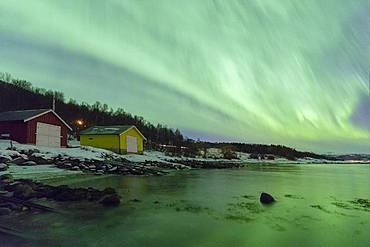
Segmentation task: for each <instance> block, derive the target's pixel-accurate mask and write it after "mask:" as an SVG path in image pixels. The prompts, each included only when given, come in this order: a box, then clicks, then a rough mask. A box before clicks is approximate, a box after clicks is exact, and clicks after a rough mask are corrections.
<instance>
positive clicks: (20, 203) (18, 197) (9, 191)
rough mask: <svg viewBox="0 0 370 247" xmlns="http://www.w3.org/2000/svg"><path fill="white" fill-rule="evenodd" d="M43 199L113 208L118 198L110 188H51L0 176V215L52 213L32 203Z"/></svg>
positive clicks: (7, 175) (44, 207)
mask: <svg viewBox="0 0 370 247" xmlns="http://www.w3.org/2000/svg"><path fill="white" fill-rule="evenodd" d="M41 198H46V199H48V200H53V201H56V202H76V201H90V202H96V203H100V204H101V205H103V206H117V205H119V204H120V201H121V200H120V197H119V195H118V194H117V192H116V190H114V189H113V188H106V189H104V190H97V189H94V188H91V187H89V188H70V187H68V186H66V185H60V186H52V185H46V184H43V183H41V182H37V181H33V180H30V179H14V178H13V177H12V176H11V175H10V174H5V175H1V176H0V215H9V214H12V213H20V212H27V211H34V210H37V211H54V210H53V209H52V208H49V207H47V206H42V205H39V204H37V203H36V202H34V201H35V200H37V199H41Z"/></svg>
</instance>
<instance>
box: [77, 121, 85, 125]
mask: <svg viewBox="0 0 370 247" xmlns="http://www.w3.org/2000/svg"><path fill="white" fill-rule="evenodd" d="M76 123H77V125H79V126H82V125H83V124H84V122H83V121H82V120H77V121H76Z"/></svg>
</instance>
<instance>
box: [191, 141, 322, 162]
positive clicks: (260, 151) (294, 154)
mask: <svg viewBox="0 0 370 247" xmlns="http://www.w3.org/2000/svg"><path fill="white" fill-rule="evenodd" d="M198 145H199V146H200V149H205V148H211V147H212V148H220V149H221V150H225V149H226V150H232V151H235V152H243V153H250V154H254V155H255V156H253V157H259V158H267V156H266V155H268V154H272V155H275V156H277V157H285V158H287V159H289V160H294V159H296V158H305V157H310V158H314V159H327V158H328V157H327V156H325V155H320V154H316V153H312V152H302V151H298V150H296V149H294V148H290V147H286V146H283V145H274V144H271V145H265V144H248V143H225V142H220V143H211V142H201V143H199V144H198Z"/></svg>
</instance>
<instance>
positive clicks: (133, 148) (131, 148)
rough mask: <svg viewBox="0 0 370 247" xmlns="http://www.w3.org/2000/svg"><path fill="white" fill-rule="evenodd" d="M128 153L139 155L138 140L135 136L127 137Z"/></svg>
mask: <svg viewBox="0 0 370 247" xmlns="http://www.w3.org/2000/svg"><path fill="white" fill-rule="evenodd" d="M126 143H127V153H137V138H136V137H134V136H127V139H126Z"/></svg>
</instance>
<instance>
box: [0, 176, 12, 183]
mask: <svg viewBox="0 0 370 247" xmlns="http://www.w3.org/2000/svg"><path fill="white" fill-rule="evenodd" d="M0 181H2V182H4V183H9V182H10V181H13V176H12V175H11V174H4V175H1V176H0Z"/></svg>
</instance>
